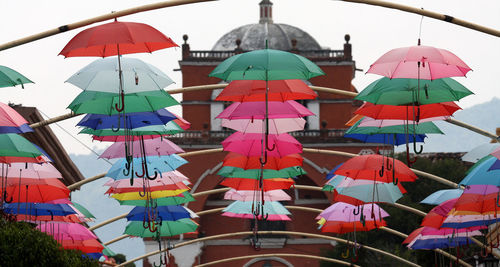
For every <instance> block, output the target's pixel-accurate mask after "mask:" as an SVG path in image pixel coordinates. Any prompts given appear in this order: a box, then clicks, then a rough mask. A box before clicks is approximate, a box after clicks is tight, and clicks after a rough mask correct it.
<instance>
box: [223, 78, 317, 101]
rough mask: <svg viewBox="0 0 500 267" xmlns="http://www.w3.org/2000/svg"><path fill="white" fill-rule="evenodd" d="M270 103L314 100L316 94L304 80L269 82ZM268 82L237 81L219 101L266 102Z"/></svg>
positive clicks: (229, 86) (226, 89)
mask: <svg viewBox="0 0 500 267" xmlns="http://www.w3.org/2000/svg"><path fill="white" fill-rule="evenodd" d="M268 87H269V91H268V101H281V102H284V101H287V100H296V99H314V98H316V96H317V95H316V93H315V92H314V91H313V90H311V88H309V86H307V84H306V83H305V82H303V81H302V80H272V81H268ZM265 96H266V81H263V80H235V81H232V82H230V83H229V85H228V86H226V88H224V90H222V92H221V93H220V94H219V95H218V96H217V98H216V99H215V100H218V101H235V102H252V101H265V100H266V98H265Z"/></svg>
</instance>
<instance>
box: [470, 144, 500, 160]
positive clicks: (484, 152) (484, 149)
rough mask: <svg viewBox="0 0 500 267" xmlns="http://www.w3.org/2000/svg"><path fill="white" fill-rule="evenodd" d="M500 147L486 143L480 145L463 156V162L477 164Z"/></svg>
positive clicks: (499, 145)
mask: <svg viewBox="0 0 500 267" xmlns="http://www.w3.org/2000/svg"><path fill="white" fill-rule="evenodd" d="M498 147H500V143H486V144H482V145H479V146H477V147H475V148H473V149H472V150H470V151H469V152H467V153H465V155H463V156H462V160H463V161H467V162H472V163H476V162H478V161H479V160H480V159H482V158H484V157H486V156H488V154H490V153H491V152H493V151H494V150H495V149H496V148H498Z"/></svg>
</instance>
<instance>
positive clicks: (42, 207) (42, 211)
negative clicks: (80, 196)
mask: <svg viewBox="0 0 500 267" xmlns="http://www.w3.org/2000/svg"><path fill="white" fill-rule="evenodd" d="M3 209H4V212H5V213H9V214H26V215H32V216H48V215H50V216H66V215H70V214H75V213H76V211H75V210H73V209H72V208H71V207H70V206H69V205H68V204H49V203H31V202H20V203H5V204H4V206H3Z"/></svg>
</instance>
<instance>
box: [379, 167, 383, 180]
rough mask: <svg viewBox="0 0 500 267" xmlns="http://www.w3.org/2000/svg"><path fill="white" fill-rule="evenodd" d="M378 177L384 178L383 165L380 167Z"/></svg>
mask: <svg viewBox="0 0 500 267" xmlns="http://www.w3.org/2000/svg"><path fill="white" fill-rule="evenodd" d="M378 176H380V177H381V178H382V177H384V165H382V167H381V168H380V170H378Z"/></svg>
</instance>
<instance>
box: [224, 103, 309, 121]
mask: <svg viewBox="0 0 500 267" xmlns="http://www.w3.org/2000/svg"><path fill="white" fill-rule="evenodd" d="M268 108H269V110H268V113H269V115H268V117H269V119H278V118H302V117H305V116H311V115H314V113H312V112H311V111H310V110H308V109H307V108H306V107H304V106H303V105H301V104H299V103H297V102H296V101H293V100H289V101H285V102H277V101H272V102H268ZM216 118H218V119H229V120H239V119H259V120H263V119H265V118H266V102H261V101H257V102H235V103H233V104H231V105H230V106H229V107H227V108H226V109H224V110H223V111H222V112H221V113H220V114H219V115H217V117H216Z"/></svg>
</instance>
